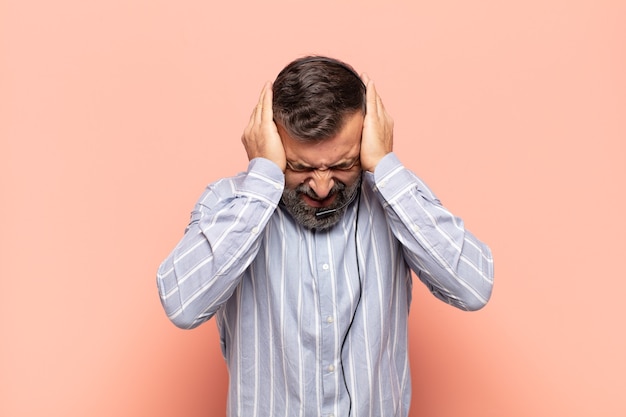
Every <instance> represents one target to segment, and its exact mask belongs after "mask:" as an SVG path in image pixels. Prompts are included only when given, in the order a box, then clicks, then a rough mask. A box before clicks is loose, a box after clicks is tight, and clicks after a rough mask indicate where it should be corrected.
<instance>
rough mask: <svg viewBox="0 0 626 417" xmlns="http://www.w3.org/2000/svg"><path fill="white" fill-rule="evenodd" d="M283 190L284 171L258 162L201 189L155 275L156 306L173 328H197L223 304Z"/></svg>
mask: <svg viewBox="0 0 626 417" xmlns="http://www.w3.org/2000/svg"><path fill="white" fill-rule="evenodd" d="M283 189H284V174H283V172H282V171H281V170H280V168H279V167H278V166H277V165H276V164H274V163H272V162H271V161H269V160H267V159H263V158H256V159H253V160H252V161H250V164H249V166H248V170H247V171H246V172H245V173H242V174H239V175H238V176H236V177H232V178H228V179H223V180H220V181H217V182H216V183H213V184H211V185H209V186H208V187H207V188H206V190H205V191H204V193H203V194H202V196H201V197H200V199H199V200H198V202H197V203H196V205H195V207H194V210H193V212H192V213H191V220H190V222H189V225H188V226H187V228H186V230H185V234H184V236H183V237H182V239H181V240H180V242H179V243H178V244H177V245H176V247H175V248H174V250H173V251H172V252H171V253H170V254H169V256H168V257H167V258H166V259H165V260H164V261H163V263H162V264H161V265H160V267H159V269H158V272H157V287H158V290H159V296H160V298H161V303H162V304H163V307H164V309H165V312H166V313H167V316H168V317H169V319H170V320H171V321H172V322H173V323H174V324H175V325H176V326H178V327H181V328H187V329H189V328H193V327H196V326H198V325H199V324H201V323H203V322H204V321H206V320H208V319H209V318H211V317H212V316H213V315H214V314H215V312H216V311H217V310H218V309H219V307H220V306H221V305H222V304H223V303H224V302H226V301H227V300H228V298H229V297H230V296H231V294H232V293H233V291H234V290H235V288H236V286H237V284H238V283H239V281H240V280H241V277H242V275H243V273H244V271H245V270H246V268H247V267H248V266H249V265H250V263H251V262H252V260H253V259H254V257H255V256H256V254H257V252H258V250H259V247H260V242H261V237H262V231H263V229H264V228H265V226H266V224H267V222H268V220H269V218H270V217H271V215H272V213H274V211H275V209H276V206H277V205H278V202H279V201H280V197H281V195H282V192H283Z"/></svg>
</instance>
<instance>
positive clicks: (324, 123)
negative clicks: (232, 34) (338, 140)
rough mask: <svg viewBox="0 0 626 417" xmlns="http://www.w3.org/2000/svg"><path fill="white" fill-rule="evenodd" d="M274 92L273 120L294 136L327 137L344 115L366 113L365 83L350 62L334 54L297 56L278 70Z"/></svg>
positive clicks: (303, 137)
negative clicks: (334, 56)
mask: <svg viewBox="0 0 626 417" xmlns="http://www.w3.org/2000/svg"><path fill="white" fill-rule="evenodd" d="M273 93H274V94H273V97H274V98H273V109H274V120H275V121H276V122H277V123H280V124H281V125H282V126H283V127H284V128H285V129H286V130H287V132H288V133H289V134H290V135H291V136H293V137H294V138H295V139H300V140H323V139H327V138H330V137H332V136H334V135H335V134H337V133H338V132H339V131H340V130H341V128H342V126H343V123H344V121H345V116H348V115H351V114H354V113H355V112H356V111H359V110H360V111H362V112H363V113H364V114H365V105H366V102H365V84H363V81H362V80H361V78H360V77H359V75H358V74H357V73H356V71H354V69H353V68H352V67H351V66H350V65H348V64H346V63H344V62H341V61H339V60H337V59H334V58H328V57H324V56H307V57H304V58H299V59H296V60H295V61H293V62H291V63H290V64H289V65H287V66H286V67H285V68H283V70H282V71H281V72H280V73H279V74H278V76H277V77H276V80H275V81H274V86H273Z"/></svg>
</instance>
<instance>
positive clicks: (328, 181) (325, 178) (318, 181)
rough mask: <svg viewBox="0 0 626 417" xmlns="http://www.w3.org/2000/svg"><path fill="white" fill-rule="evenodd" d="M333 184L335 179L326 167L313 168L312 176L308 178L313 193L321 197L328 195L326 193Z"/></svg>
mask: <svg viewBox="0 0 626 417" xmlns="http://www.w3.org/2000/svg"><path fill="white" fill-rule="evenodd" d="M334 185H335V180H334V179H333V177H332V175H331V171H330V170H328V169H325V170H319V169H317V170H315V171H313V176H312V177H311V179H310V180H309V187H311V189H312V190H313V191H315V194H317V196H318V197H319V198H321V199H323V198H326V197H328V193H330V190H332V188H333V187H334Z"/></svg>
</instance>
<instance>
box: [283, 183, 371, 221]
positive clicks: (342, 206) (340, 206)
mask: <svg viewBox="0 0 626 417" xmlns="http://www.w3.org/2000/svg"><path fill="white" fill-rule="evenodd" d="M360 186H361V178H360V177H359V178H358V179H357V180H356V181H355V182H354V184H352V185H346V184H344V183H342V182H339V181H335V185H333V188H331V190H330V192H329V193H328V195H329V196H332V195H336V197H335V200H334V201H333V202H332V204H330V205H329V206H327V207H311V206H309V205H308V204H307V203H305V202H304V200H303V199H302V195H303V194H304V195H307V196H309V197H310V198H312V199H316V200H319V197H318V196H317V195H316V194H315V191H313V189H312V188H311V187H309V186H308V185H306V184H300V185H299V186H297V187H296V188H294V189H287V188H285V190H284V191H283V196H282V199H281V201H282V203H283V205H284V206H285V208H286V209H287V211H288V212H289V213H290V214H291V216H292V217H293V218H294V219H295V220H296V221H297V222H298V223H300V224H301V225H302V226H304V227H306V228H307V229H316V230H324V229H328V228H330V227H332V226H334V225H335V224H337V222H338V221H339V220H340V219H341V218H342V217H343V215H344V214H345V212H346V210H347V208H348V205H349V204H350V202H351V201H352V200H354V198H355V197H356V194H357V193H358V192H359V187H360ZM327 210H335V211H333V212H331V213H328V214H325V215H322V216H316V213H319V212H323V211H327Z"/></svg>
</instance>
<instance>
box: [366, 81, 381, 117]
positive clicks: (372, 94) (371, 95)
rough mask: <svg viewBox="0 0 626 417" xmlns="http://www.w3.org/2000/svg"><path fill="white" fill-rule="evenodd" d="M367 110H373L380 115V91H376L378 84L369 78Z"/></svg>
mask: <svg viewBox="0 0 626 417" xmlns="http://www.w3.org/2000/svg"><path fill="white" fill-rule="evenodd" d="M366 100H367V112H372V115H379V114H380V113H379V109H378V93H377V92H376V86H375V85H374V81H372V80H370V79H368V82H367V98H366Z"/></svg>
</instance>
